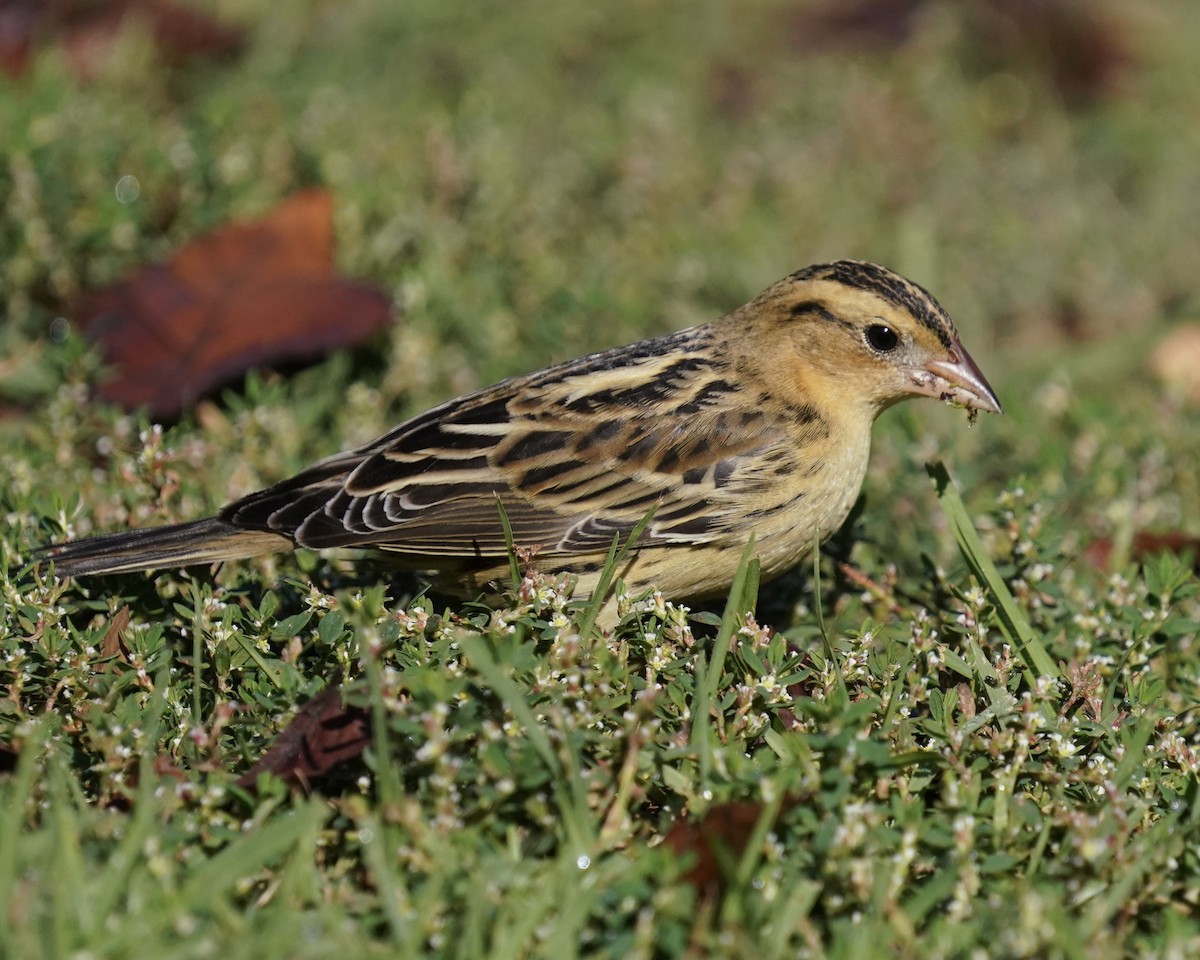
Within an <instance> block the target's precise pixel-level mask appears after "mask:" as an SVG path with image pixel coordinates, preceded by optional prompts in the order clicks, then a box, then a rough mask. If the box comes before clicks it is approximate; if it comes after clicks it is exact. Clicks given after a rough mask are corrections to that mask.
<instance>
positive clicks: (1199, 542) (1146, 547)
mask: <svg viewBox="0 0 1200 960" xmlns="http://www.w3.org/2000/svg"><path fill="white" fill-rule="evenodd" d="M1113 549H1114V547H1113V542H1112V540H1111V539H1109V538H1108V537H1101V538H1100V539H1098V540H1093V541H1092V542H1091V543H1090V544H1088V546H1087V548H1086V549H1085V550H1084V551H1083V558H1084V559H1085V560H1086V561H1087V562H1088V563H1090V564H1091V565H1092V566H1093V567H1095V568H1096V569H1097V570H1108V569H1110V568H1111V565H1112V559H1113ZM1160 553H1173V554H1175V555H1176V556H1183V555H1185V554H1191V556H1192V558H1193V561H1194V562H1195V564H1196V569H1197V571H1198V572H1200V537H1197V536H1192V535H1191V534H1188V533H1182V532H1180V531H1178V530H1175V531H1170V532H1167V533H1151V532H1150V531H1148V530H1139V531H1138V532H1137V533H1135V534H1134V535H1133V540H1132V541H1131V542H1130V544H1129V559H1130V560H1132V561H1134V562H1135V563H1141V562H1142V561H1144V560H1146V559H1147V558H1149V557H1153V556H1157V555H1158V554H1160Z"/></svg>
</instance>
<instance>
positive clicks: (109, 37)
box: [0, 0, 246, 80]
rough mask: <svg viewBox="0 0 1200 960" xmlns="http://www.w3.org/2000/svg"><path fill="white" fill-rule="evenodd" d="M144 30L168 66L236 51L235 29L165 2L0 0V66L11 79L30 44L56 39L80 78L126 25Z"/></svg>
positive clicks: (239, 44)
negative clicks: (141, 25) (142, 26)
mask: <svg viewBox="0 0 1200 960" xmlns="http://www.w3.org/2000/svg"><path fill="white" fill-rule="evenodd" d="M135 22H136V23H141V24H144V25H145V26H146V27H148V28H149V31H150V34H151V36H152V37H153V38H154V46H155V49H156V50H157V51H158V54H159V56H160V57H161V59H162V60H163V62H165V63H166V64H167V65H168V66H180V65H182V64H184V63H187V62H188V61H191V60H194V59H198V58H210V59H211V58H218V57H229V56H233V55H236V54H237V53H239V52H241V50H242V48H243V47H244V46H245V42H246V41H245V36H244V34H243V33H242V31H241V30H238V29H237V28H235V27H231V26H228V25H226V24H223V23H221V22H220V21H218V20H215V19H213V18H212V17H210V16H208V15H207V14H205V13H203V12H201V11H200V10H194V9H192V8H190V7H186V6H183V5H181V4H178V3H172V2H170V0H106V2H102V3H97V2H95V0H0V68H2V69H4V71H5V72H7V73H8V74H9V76H12V77H17V76H20V75H21V74H22V73H24V72H25V70H26V69H28V67H29V61H30V58H31V56H32V50H33V47H34V45H35V44H36V43H39V42H44V41H46V40H56V41H57V42H59V43H60V44H61V45H62V47H63V48H64V49H65V50H66V54H67V57H66V59H67V63H68V64H70V66H71V69H72V70H73V71H74V72H75V74H76V76H78V77H79V78H80V79H83V80H86V79H88V78H90V77H92V76H93V75H94V74H95V73H96V72H97V70H98V69H99V68H100V67H101V66H102V65H103V64H104V62H105V60H106V59H107V58H108V56H109V54H110V53H111V51H112V49H113V42H114V40H115V39H116V38H117V36H118V35H119V34H120V32H121V30H122V29H124V28H125V27H126V25H128V24H130V23H135Z"/></svg>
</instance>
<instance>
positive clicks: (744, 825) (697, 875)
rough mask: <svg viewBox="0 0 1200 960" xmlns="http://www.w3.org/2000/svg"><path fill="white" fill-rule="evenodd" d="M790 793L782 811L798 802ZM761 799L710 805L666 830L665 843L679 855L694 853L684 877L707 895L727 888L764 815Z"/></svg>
mask: <svg viewBox="0 0 1200 960" xmlns="http://www.w3.org/2000/svg"><path fill="white" fill-rule="evenodd" d="M797 802H798V800H797V799H796V798H795V797H791V796H789V797H788V798H787V799H785V800H784V802H783V805H782V807H781V808H780V813H782V812H783V811H785V810H788V809H790V808H791V807H793V806H795V804H796V803H797ZM763 810H764V805H763V804H761V803H746V802H740V803H720V804H717V805H716V806H714V807H710V808H709V810H708V812H707V813H705V814H704V816H702V817H701V818H700V819H699V820H677V821H676V822H675V823H674V824H673V825H672V826H671V829H670V830H668V831H667V836H666V838H665V839H664V841H663V842H664V843H665V844H666V845H667V846H668V847H670V848H671V849H672V850H674V851H675V853H676V855H677V856H683V855H685V854H693V855H695V862H694V863H693V864H692V866H691V868H690V869H689V870H688V871H687V873H686V874H684V879H685V880H686V881H687V882H688V883H690V884H692V885H693V886H694V887H696V889H697V890H699V891H700V893H701V894H702V895H703V896H705V897H710V898H712V897H718V896H720V895H721V894H722V893H724V891H725V885H726V883H727V882H728V881H729V879H730V877H731V875H732V872H733V871H734V869H736V867H737V865H738V863H739V861H740V860H741V859H742V854H743V853H744V852H745V850H746V844H748V843H749V842H750V838H751V837H752V836H753V835H754V828H755V827H756V826H757V825H758V820H759V818H760V817H761V816H762V815H763Z"/></svg>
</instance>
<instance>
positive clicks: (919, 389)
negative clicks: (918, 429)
mask: <svg viewBox="0 0 1200 960" xmlns="http://www.w3.org/2000/svg"><path fill="white" fill-rule="evenodd" d="M911 379H912V392H913V393H915V394H920V395H921V396H926V397H935V398H937V399H938V400H944V401H946V403H949V404H952V405H954V406H956V407H966V408H967V409H968V410H986V411H987V412H988V413H1003V412H1004V411H1003V410H1002V409H1001V407H1000V401H999V400H997V399H996V392H995V391H994V390H993V389H992V387H991V384H989V383H988V382H987V378H986V377H985V376H984V375H983V373H982V372H981V371H980V369H979V367H978V366H976V365H975V361H974V360H972V359H971V355H970V354H969V353H967V351H966V350H965V349H963V345H962V344H961V343H959V342H958V341H957V340H954V341H953V342H951V344H950V350H949V351H948V353H947V355H946V358H945V359H944V360H930V361H929V362H928V363H926V364H925V366H923V367H917V368H915V369H913V370H912V371H911Z"/></svg>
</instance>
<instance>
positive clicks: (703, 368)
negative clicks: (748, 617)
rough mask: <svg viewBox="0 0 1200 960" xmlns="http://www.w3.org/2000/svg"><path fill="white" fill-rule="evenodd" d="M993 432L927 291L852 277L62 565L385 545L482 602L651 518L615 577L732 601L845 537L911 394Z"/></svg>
mask: <svg viewBox="0 0 1200 960" xmlns="http://www.w3.org/2000/svg"><path fill="white" fill-rule="evenodd" d="M914 395H926V396H933V397H938V398H940V399H943V400H947V401H950V402H954V403H957V404H960V405H963V406H966V407H968V408H970V409H971V410H989V411H993V412H999V410H1000V405H999V402H998V401H997V400H996V397H995V394H994V393H993V392H992V389H991V387H990V386H988V384H987V381H986V380H985V379H984V377H983V375H982V374H981V373H980V372H979V369H978V368H977V367H976V366H975V364H974V362H973V361H972V360H971V358H970V356H969V355H968V354H967V352H966V351H965V350H964V349H963V347H962V345H961V343H960V342H959V339H958V334H957V332H956V331H955V328H954V325H953V323H952V322H951V320H950V318H949V317H948V316H947V315H946V313H945V311H944V310H943V309H942V308H941V306H940V305H939V304H938V303H937V301H936V300H934V299H933V297H932V296H930V295H929V294H928V293H927V292H926V291H925V290H924V289H922V288H921V287H919V286H917V285H916V284H913V283H911V282H910V281H907V280H905V279H904V278H902V277H900V276H898V275H897V274H895V273H892V272H891V271H889V270H886V269H885V268H883V267H879V266H877V265H875V264H870V263H865V262H861V261H853V260H841V261H837V262H835V263H829V264H821V265H818V266H814V267H809V268H807V269H805V270H801V271H799V272H797V273H795V274H793V275H791V276H790V277H787V278H785V279H783V280H781V281H780V282H779V283H777V284H775V285H773V286H772V287H770V288H768V289H767V290H766V291H764V292H763V293H762V294H760V295H759V296H758V297H756V298H755V299H754V300H752V301H751V302H750V303H748V304H746V305H745V306H743V307H740V308H739V309H737V310H735V311H733V312H732V313H730V314H728V315H726V316H725V317H723V318H721V319H720V320H717V321H715V322H713V323H709V324H703V325H701V326H697V327H692V328H690V329H687V330H683V331H680V332H678V333H674V334H670V335H667V336H664V337H659V338H656V339H652V340H645V341H642V342H640V343H635V344H631V345H629V346H625V347H618V348H616V349H614V350H609V351H605V352H602V353H597V354H591V355H589V356H586V357H581V358H579V359H577V360H571V361H568V362H566V363H562V364H559V365H557V366H553V367H550V368H548V369H546V370H541V371H538V372H536V373H531V374H527V375H525V376H522V377H516V378H513V379H511V380H505V381H503V382H502V383H499V384H496V385H495V386H492V387H488V388H486V389H484V390H480V391H478V392H476V393H473V394H468V395H466V396H464V397H459V398H457V399H455V400H451V401H449V402H448V403H445V404H443V405H441V406H439V407H436V408H434V409H433V410H430V411H428V412H426V413H423V414H421V415H419V416H417V417H414V418H413V419H411V420H408V421H406V422H405V423H402V424H400V425H399V426H397V427H396V428H395V429H394V430H392V431H391V432H389V433H388V434H386V435H385V436H383V437H380V438H379V439H378V440H376V441H374V442H372V443H370V444H367V445H366V446H364V447H360V448H359V449H357V450H351V451H347V452H345V453H339V454H336V455H335V456H332V457H329V458H328V459H326V460H322V461H320V462H318V463H316V464H314V465H313V466H312V467H310V468H308V469H307V470H305V471H303V472H301V473H300V474H298V475H297V476H295V477H292V478H291V479H288V480H285V481H283V482H281V483H278V484H276V485H275V486H273V487H269V488H267V489H266V490H262V491H259V492H257V493H253V494H251V495H249V496H247V497H243V498H242V499H241V500H238V501H235V502H234V503H231V504H230V505H229V506H227V507H226V508H225V509H224V510H222V511H221V512H220V513H219V514H218V516H217V517H214V518H210V519H206V520H201V521H197V522H196V523H192V524H178V525H174V526H171V527H156V528H150V529H146V530H135V531H130V532H126V533H117V534H110V535H106V536H100V537H93V538H89V539H85V540H81V541H77V542H74V543H67V544H62V545H59V546H56V547H54V548H52V550H51V554H50V555H51V558H52V559H53V560H54V563H55V566H56V571H57V572H58V573H60V574H65V575H73V576H81V575H85V574H96V573H116V572H124V571H130V570H143V569H153V568H156V567H164V566H183V565H186V564H190V563H212V562H215V561H218V560H225V559H234V558H238V557H245V556H252V555H254V554H257V553H264V552H270V551H274V550H280V549H285V548H288V547H290V546H292V545H295V544H298V545H302V546H307V547H314V548H318V549H320V548H326V547H341V546H350V547H371V548H375V549H380V550H386V551H388V552H389V553H391V554H394V555H395V557H396V558H397V559H398V560H399V561H400V562H401V563H402V564H404V565H406V566H408V567H411V568H414V569H418V570H423V571H427V572H429V573H430V574H431V576H433V578H434V579H435V580H436V581H437V582H438V584H439V585H440V586H442V587H443V588H449V589H451V590H456V591H458V592H463V593H478V592H481V591H486V590H487V586H488V583H489V581H492V580H500V581H503V579H504V577H505V575H506V572H507V564H508V562H507V551H506V543H505V538H504V534H503V531H502V528H501V524H500V520H499V513H498V510H497V508H496V500H497V498H499V499H500V500H501V501H502V502H503V504H504V508H505V512H506V513H507V515H508V517H509V520H510V522H511V525H512V530H513V534H514V539H515V541H516V543H517V545H518V546H523V547H536V548H537V562H538V564H539V566H541V567H542V568H543V569H545V570H547V571H558V570H571V571H573V572H575V573H576V574H578V576H579V578H580V588H581V591H588V590H590V589H591V588H592V586H593V585H594V583H595V580H596V577H597V574H598V569H599V566H600V564H601V562H602V560H603V558H604V555H605V553H606V552H607V550H608V548H609V546H610V544H611V543H612V540H613V537H614V535H621V536H626V535H628V533H629V532H630V531H631V530H632V529H633V527H634V526H635V525H636V524H637V523H638V521H639V520H641V519H642V518H643V517H644V516H645V514H646V512H647V511H648V510H649V509H650V508H651V507H654V509H655V514H654V518H653V520H652V522H651V524H650V525H649V527H648V528H647V529H646V531H645V533H644V535H643V537H642V538H641V540H640V541H639V543H638V546H637V549H636V552H635V553H634V554H633V557H632V560H631V562H630V565H629V566H628V568H627V569H626V570H625V571H623V572H622V575H623V576H624V577H625V579H626V582H627V583H628V585H629V586H631V587H632V588H633V589H634V590H638V589H641V588H644V587H648V586H651V585H654V586H656V587H658V588H659V589H661V590H662V591H663V592H664V593H665V594H666V595H668V596H671V597H677V598H688V597H693V598H694V597H706V596H713V595H718V594H721V593H722V592H724V591H726V590H728V588H729V585H730V583H731V582H732V579H733V576H734V573H735V571H736V569H737V566H738V563H739V561H740V559H741V555H742V551H743V549H744V547H745V544H746V543H747V541H748V539H749V537H750V535H751V534H753V535H754V537H755V543H756V549H757V553H758V556H759V558H760V561H761V565H762V567H761V569H762V575H763V577H764V578H769V577H772V576H776V575H778V574H780V573H782V572H784V571H785V570H787V569H789V568H791V567H792V566H794V565H795V564H796V563H797V562H798V561H799V560H800V559H801V558H802V557H803V556H804V555H805V554H806V553H807V552H808V551H809V550H811V549H812V547H813V545H814V544H815V543H817V542H818V541H820V540H822V539H824V538H825V537H826V536H828V535H829V534H831V533H832V532H833V531H835V530H836V529H837V528H838V527H839V526H841V524H842V523H843V522H844V521H845V519H846V516H847V514H848V513H849V511H850V508H851V506H852V505H853V503H854V500H855V498H856V497H857V496H858V491H859V489H860V487H861V485H862V481H863V477H864V475H865V473H866V469H867V460H868V457H869V453H870V436H871V425H872V423H873V422H874V420H875V417H876V415H877V414H878V413H879V412H880V411H881V410H882V409H884V408H885V407H887V406H889V405H890V404H892V403H895V402H897V401H899V400H902V399H904V398H906V397H909V396H914Z"/></svg>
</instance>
